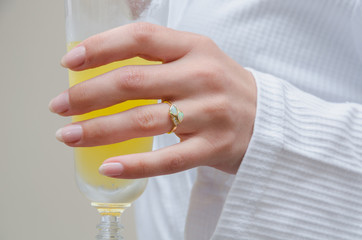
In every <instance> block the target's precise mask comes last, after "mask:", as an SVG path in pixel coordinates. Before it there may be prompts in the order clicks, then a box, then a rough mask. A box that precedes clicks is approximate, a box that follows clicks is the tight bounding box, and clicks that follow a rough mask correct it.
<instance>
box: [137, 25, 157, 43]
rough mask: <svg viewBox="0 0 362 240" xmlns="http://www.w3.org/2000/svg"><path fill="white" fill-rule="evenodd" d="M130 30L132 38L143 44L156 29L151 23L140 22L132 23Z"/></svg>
mask: <svg viewBox="0 0 362 240" xmlns="http://www.w3.org/2000/svg"><path fill="white" fill-rule="evenodd" d="M131 31H132V36H133V39H134V40H135V41H136V42H137V43H138V44H143V43H146V42H148V41H149V40H150V39H151V38H152V35H153V34H154V32H155V31H156V26H155V25H153V24H151V23H147V22H140V23H135V24H133V25H132V28H131Z"/></svg>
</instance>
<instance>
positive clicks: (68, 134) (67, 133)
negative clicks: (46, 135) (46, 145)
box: [55, 125, 83, 143]
mask: <svg viewBox="0 0 362 240" xmlns="http://www.w3.org/2000/svg"><path fill="white" fill-rule="evenodd" d="M82 135H83V129H82V126H81V125H69V126H66V127H64V128H61V129H59V130H58V131H57V132H56V133H55V137H56V138H57V139H58V140H59V141H61V142H64V143H74V142H78V141H79V140H80V139H81V138H82Z"/></svg>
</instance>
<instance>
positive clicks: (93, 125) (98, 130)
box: [83, 121, 108, 144]
mask: <svg viewBox="0 0 362 240" xmlns="http://www.w3.org/2000/svg"><path fill="white" fill-rule="evenodd" d="M83 131H84V134H83V136H84V140H86V141H88V142H92V143H93V144H96V143H101V142H102V141H103V139H104V138H105V137H107V135H108V128H107V127H105V125H104V124H102V123H100V122H98V121H89V122H85V123H84V124H83Z"/></svg>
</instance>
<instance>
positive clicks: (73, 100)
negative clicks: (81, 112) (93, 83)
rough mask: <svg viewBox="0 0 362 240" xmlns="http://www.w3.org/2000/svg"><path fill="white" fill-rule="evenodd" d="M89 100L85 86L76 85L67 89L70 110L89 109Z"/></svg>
mask: <svg viewBox="0 0 362 240" xmlns="http://www.w3.org/2000/svg"><path fill="white" fill-rule="evenodd" d="M89 98H90V96H89V91H88V88H87V87H86V85H85V84H77V85H75V86H73V87H71V88H70V89H69V104H70V105H71V106H72V108H82V109H85V108H88V107H90V106H91V104H90V101H89Z"/></svg>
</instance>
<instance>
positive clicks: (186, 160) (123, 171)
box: [99, 137, 210, 179]
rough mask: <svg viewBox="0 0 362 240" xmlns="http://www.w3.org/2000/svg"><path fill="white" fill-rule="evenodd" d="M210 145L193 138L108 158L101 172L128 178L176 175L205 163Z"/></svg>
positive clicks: (110, 175)
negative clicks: (151, 150) (163, 146)
mask: <svg viewBox="0 0 362 240" xmlns="http://www.w3.org/2000/svg"><path fill="white" fill-rule="evenodd" d="M206 146H207V144H204V143H203V140H202V139H201V138H196V137H194V138H189V139H188V140H186V141H183V142H181V143H178V144H175V145H173V146H170V147H167V148H163V149H160V150H157V151H154V152H147V153H138V154H132V155H125V156H119V157H114V158H110V159H107V160H106V161H105V162H104V163H103V165H102V166H101V167H100V169H99V171H100V173H101V174H103V175H106V176H109V177H116V178H126V179H128V178H130V179H132V178H145V177H152V176H158V175H165V174H172V173H176V172H180V171H184V170H187V169H190V168H194V167H196V166H200V165H203V164H204V163H205V159H208V158H209V157H210V156H209V152H210V151H209V150H208V149H207V147H206Z"/></svg>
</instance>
